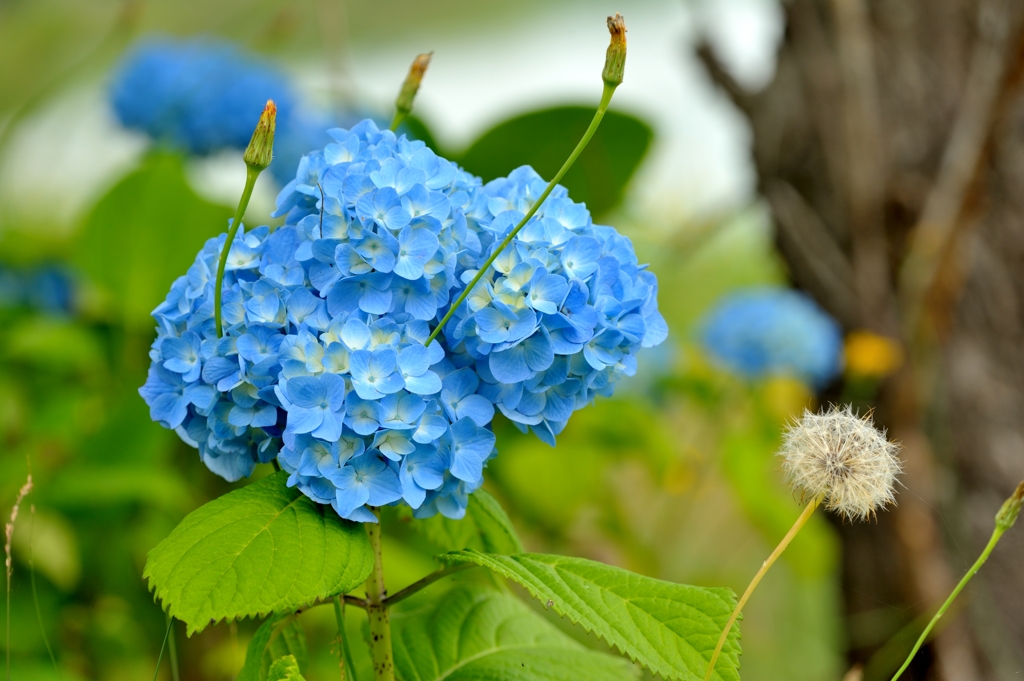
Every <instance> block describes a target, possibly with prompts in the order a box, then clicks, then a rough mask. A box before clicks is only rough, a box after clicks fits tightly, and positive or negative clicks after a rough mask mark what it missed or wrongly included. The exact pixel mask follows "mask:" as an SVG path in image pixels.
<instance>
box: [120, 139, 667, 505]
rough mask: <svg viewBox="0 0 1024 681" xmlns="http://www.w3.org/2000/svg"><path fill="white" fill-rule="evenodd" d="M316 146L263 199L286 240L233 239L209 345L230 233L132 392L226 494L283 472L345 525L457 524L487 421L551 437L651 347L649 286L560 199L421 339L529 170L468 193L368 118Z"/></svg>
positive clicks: (482, 459)
mask: <svg viewBox="0 0 1024 681" xmlns="http://www.w3.org/2000/svg"><path fill="white" fill-rule="evenodd" d="M329 132H330V135H331V137H332V138H333V140H334V141H333V142H332V143H331V144H329V145H327V146H326V147H325V148H324V149H323V150H322V151H316V152H314V153H311V154H308V155H306V156H305V157H303V159H302V160H301V161H300V163H299V164H298V171H297V173H296V174H295V176H294V179H293V180H292V181H291V182H289V183H288V185H287V186H285V187H284V189H282V191H281V193H280V196H279V197H278V203H277V205H278V209H277V213H276V214H277V215H279V216H280V215H283V216H285V218H286V219H285V225H284V226H282V227H280V228H278V229H277V230H275V231H273V232H271V231H270V230H269V229H268V228H267V227H258V228H256V229H252V230H250V231H248V232H246V231H244V230H239V232H238V235H237V237H236V239H235V241H234V243H233V244H232V245H231V249H230V251H229V259H228V266H227V272H226V275H225V280H224V306H223V312H224V324H225V335H224V337H223V338H218V337H217V334H216V330H215V325H214V319H213V299H214V292H213V286H214V279H215V275H216V268H217V260H218V256H219V254H220V251H221V248H222V246H223V244H224V241H225V238H226V237H225V236H224V235H221V236H220V237H218V238H215V239H211V240H210V241H208V242H207V244H206V246H205V247H204V248H203V250H202V251H201V252H200V253H199V255H198V257H197V259H196V261H195V263H194V264H193V265H192V267H191V268H190V269H189V271H188V273H187V274H186V275H185V276H183V277H180V278H179V279H178V280H177V281H176V282H175V283H174V285H173V286H172V288H171V292H170V294H169V295H168V297H167V299H166V301H165V302H164V303H162V304H161V305H160V306H159V307H158V308H157V309H156V310H155V311H154V317H155V319H156V320H157V323H158V326H157V331H158V336H157V339H156V341H155V342H154V344H153V347H152V350H151V353H150V356H151V358H152V366H151V368H150V372H149V377H148V380H147V382H146V384H145V385H144V386H143V387H142V388H141V389H140V393H141V394H142V395H143V397H144V398H145V400H146V402H147V403H148V404H149V406H150V410H151V415H152V417H153V419H154V420H157V421H159V422H160V423H162V424H163V425H164V426H166V427H168V428H172V429H175V430H176V431H177V432H178V434H179V435H180V436H181V437H182V439H184V440H185V441H186V442H188V443H189V444H191V445H193V446H195V447H196V448H198V450H199V452H200V455H201V457H202V459H203V461H204V462H205V463H206V465H207V466H208V467H209V468H210V469H211V470H213V471H214V472H216V473H218V474H220V475H222V476H223V477H225V478H227V479H229V480H237V479H239V478H241V477H244V476H247V475H249V474H250V473H251V472H252V470H253V468H254V466H255V464H256V463H257V462H269V461H271V460H273V459H275V458H276V459H277V461H278V462H279V463H280V466H281V467H282V468H283V469H284V470H285V471H287V472H288V473H289V474H290V478H289V484H291V485H293V486H297V487H298V488H299V489H300V490H301V491H302V492H303V493H305V494H306V495H307V496H309V497H310V498H312V499H314V500H316V501H317V502H319V503H322V504H331V505H332V506H333V507H334V508H335V509H336V510H337V512H338V514H339V515H341V516H342V517H345V518H349V519H351V520H358V521H370V522H372V521H373V520H374V516H373V514H372V513H371V512H370V510H369V508H368V507H371V506H381V505H385V504H393V503H400V502H404V503H406V504H408V505H409V506H410V507H412V508H413V509H415V514H416V515H417V516H418V517H426V516H430V515H433V514H435V513H437V512H440V513H442V514H444V515H446V516H448V517H451V518H458V517H461V516H462V515H463V514H464V513H465V509H466V504H467V501H468V494H469V493H471V492H472V491H474V490H475V489H477V488H478V487H479V486H480V485H481V484H482V482H483V469H484V466H485V463H486V461H487V460H488V459H489V458H490V457H492V456H494V455H495V453H496V451H495V449H494V445H495V438H494V434H493V433H492V432H491V430H490V428H489V426H490V423H491V420H492V419H493V417H494V414H495V411H496V409H497V410H500V411H501V412H502V413H503V414H505V415H506V416H507V417H508V418H509V419H510V420H512V421H513V422H514V423H515V424H516V425H517V426H519V427H520V428H521V429H522V430H524V431H525V430H527V429H529V430H532V431H533V432H534V433H536V434H537V435H538V436H539V437H540V438H541V439H542V440H544V441H545V442H548V443H549V444H554V440H555V435H557V434H558V433H559V432H561V430H562V429H563V428H564V427H565V424H566V422H567V420H568V418H569V416H570V415H571V414H572V412H573V411H574V410H576V409H579V408H581V407H583V406H585V405H586V404H588V403H589V402H590V401H591V400H592V399H593V398H594V396H595V395H598V394H602V395H609V394H611V392H612V390H613V388H614V384H615V382H616V381H617V380H618V379H619V378H620V377H622V376H625V375H631V374H632V373H633V372H634V371H635V369H636V353H637V352H638V351H639V350H640V348H641V347H651V346H654V345H657V344H659V343H661V342H662V341H663V340H664V339H665V337H666V334H667V328H666V325H665V321H664V319H663V318H662V317H661V315H660V313H659V312H658V307H657V281H656V279H655V277H654V275H652V274H651V273H649V272H647V271H646V270H645V268H644V266H642V265H639V264H638V262H637V258H636V255H635V253H634V251H633V247H632V244H631V243H630V241H629V240H628V239H627V238H625V237H623V236H621V235H619V234H618V233H617V232H616V231H615V230H614V229H612V228H611V227H602V226H598V225H594V224H593V223H592V222H591V218H590V214H589V212H588V211H587V210H586V208H585V207H584V206H583V205H582V204H577V203H573V202H572V201H571V200H570V199H569V198H568V196H567V192H566V190H565V189H564V188H562V187H557V188H556V189H555V190H554V191H553V192H552V194H551V195H550V197H549V198H548V200H547V201H546V202H545V204H544V205H543V206H542V208H541V209H540V210H539V211H538V212H537V214H536V216H535V217H534V218H532V219H531V221H530V222H529V223H527V225H526V227H525V228H524V229H523V230H522V231H521V232H520V233H519V235H518V236H517V237H516V238H515V239H514V241H513V242H512V244H511V245H510V246H509V248H508V249H507V250H505V251H504V252H503V253H502V254H501V255H500V257H498V259H497V260H496V261H495V263H494V267H493V269H492V271H491V272H490V273H488V275H487V276H485V277H484V278H483V279H482V280H481V282H480V283H479V284H478V285H477V287H476V288H475V289H474V291H473V292H472V294H471V295H470V296H469V298H467V300H466V301H465V303H463V304H462V306H461V307H460V308H459V309H458V310H457V311H456V313H455V315H454V316H453V317H452V319H451V320H450V321H449V322H448V324H447V325H446V326H445V328H444V331H443V333H442V334H441V335H440V336H439V337H438V338H437V339H436V340H435V341H434V342H432V343H431V344H430V345H429V346H425V345H424V341H425V340H426V339H427V337H428V335H429V334H430V332H431V329H432V328H434V327H436V326H437V324H438V323H439V320H440V319H441V318H442V317H443V316H444V314H445V312H447V310H448V309H449V306H450V305H451V304H452V302H454V300H455V299H456V298H457V297H458V296H459V294H460V293H461V292H462V291H463V290H464V289H465V286H466V285H467V283H468V282H469V281H470V280H471V278H472V277H473V276H474V274H475V273H476V272H477V270H478V268H479V267H480V266H481V265H482V264H483V262H484V261H485V260H486V259H487V258H488V256H489V255H490V254H491V253H493V252H494V250H495V249H496V248H497V246H498V244H499V242H500V241H501V240H502V238H503V237H505V236H506V235H507V234H508V233H509V232H510V231H511V230H512V229H513V227H514V226H515V225H516V223H517V222H518V221H519V220H520V219H522V217H523V215H524V214H525V212H526V211H527V210H528V209H529V207H530V205H531V204H532V202H534V201H536V199H537V197H538V196H539V195H540V194H541V192H542V191H543V190H544V187H545V184H546V183H545V182H544V181H543V180H542V179H541V178H540V177H539V176H538V175H537V174H536V173H535V172H534V171H533V170H532V169H530V168H528V167H523V168H519V169H518V170H516V171H514V172H512V173H511V174H510V175H509V176H508V177H507V178H501V179H498V180H495V181H493V182H491V183H489V184H487V185H484V186H481V183H480V180H479V179H478V178H476V177H473V176H471V175H469V174H468V173H466V172H465V171H463V170H461V169H460V168H458V167H457V166H456V165H454V164H453V163H450V162H449V161H446V160H445V159H443V158H440V157H438V156H437V155H436V154H434V152H433V151H431V150H430V149H428V148H427V147H426V146H425V145H424V144H423V142H418V141H410V140H408V139H406V138H405V137H404V136H402V137H396V136H395V135H394V134H393V133H391V132H390V131H381V130H379V129H378V128H377V126H376V125H375V124H374V123H373V122H372V121H370V120H366V121H363V122H361V123H359V124H358V125H356V126H355V127H353V128H352V129H351V130H343V129H332V130H330V131H329ZM318 185H319V186H318ZM320 187H322V188H323V193H324V198H323V200H321V194H320Z"/></svg>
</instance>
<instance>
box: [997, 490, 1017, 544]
mask: <svg viewBox="0 0 1024 681" xmlns="http://www.w3.org/2000/svg"><path fill="white" fill-rule="evenodd" d="M1022 505H1024V482H1021V483H1020V484H1019V485H1017V489H1016V490H1015V491H1014V493H1013V495H1012V496H1011V497H1010V498H1009V499H1007V500H1006V501H1004V502H1003V507H1002V508H1001V509H999V513H996V527H997V528H999V529H1000V530H1002V531H1003V532H1005V531H1006V530H1008V529H1010V528H1011V527H1013V524H1014V523H1015V522H1017V516H1019V515H1020V508H1021V506H1022Z"/></svg>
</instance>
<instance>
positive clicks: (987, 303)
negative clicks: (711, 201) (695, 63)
mask: <svg viewBox="0 0 1024 681" xmlns="http://www.w3.org/2000/svg"><path fill="white" fill-rule="evenodd" d="M784 11H785V15H786V22H787V26H786V33H785V39H784V42H783V44H782V46H781V48H780V51H779V55H778V69H777V72H776V74H775V77H774V80H773V81H772V83H771V84H770V85H769V86H768V87H767V88H765V89H764V90H762V91H761V92H758V93H749V92H745V91H744V90H743V89H742V88H741V87H739V86H738V85H737V84H736V83H735V82H734V81H733V79H732V78H731V77H730V76H729V74H728V72H727V71H725V70H724V69H723V68H722V67H721V66H720V64H719V63H718V61H717V60H716V59H715V56H714V53H713V51H712V50H711V49H710V48H709V47H708V46H707V45H704V46H702V47H700V48H699V51H698V54H699V56H700V57H701V59H702V61H703V62H704V64H705V66H706V68H707V70H708V73H709V75H710V76H711V77H712V78H713V79H714V80H715V82H716V83H718V84H719V85H720V86H721V87H722V88H723V89H724V90H725V91H726V92H727V94H728V95H729V96H730V97H731V98H732V100H733V101H734V102H735V104H736V105H737V106H738V107H739V108H740V109H741V110H742V111H743V112H744V113H745V114H746V115H747V117H748V119H749V120H750V124H751V127H752V129H753V148H752V154H753V158H754V162H755V165H756V168H757V172H758V180H759V190H760V192H761V194H762V195H763V196H764V197H765V198H766V199H767V201H768V203H769V205H770V207H771V209H772V212H773V215H774V221H775V226H776V234H777V242H778V246H779V249H780V251H781V252H782V254H783V257H784V258H785V259H786V261H787V263H788V265H789V269H790V274H791V276H792V278H793V280H794V282H795V283H796V285H798V286H799V287H801V288H803V289H805V290H806V291H808V292H809V293H810V294H811V295H813V296H814V297H815V298H816V299H817V300H818V301H819V302H820V303H821V304H822V306H823V307H825V308H826V309H827V310H829V311H830V312H831V313H832V314H833V315H834V316H835V317H836V318H837V319H839V320H840V322H841V323H842V324H843V325H844V326H845V327H846V329H847V330H852V329H857V328H860V329H868V330H871V331H873V332H875V333H878V334H882V335H885V336H888V337H890V338H893V339H896V340H897V341H898V342H900V343H901V344H902V345H903V347H904V348H905V349H906V352H907V355H908V357H909V358H910V360H911V361H910V362H909V363H907V364H906V365H905V366H904V367H903V368H902V369H901V370H900V371H898V372H897V373H896V374H895V375H893V376H891V377H890V378H889V379H888V380H887V381H886V382H885V383H884V384H883V385H882V386H881V387H880V391H879V394H878V396H877V406H878V410H877V413H876V419H877V420H878V421H879V422H880V423H881V424H882V425H885V426H887V427H888V428H889V431H890V434H891V435H892V436H893V437H894V438H896V439H899V440H902V442H903V443H904V446H905V449H904V452H903V457H904V461H905V464H906V474H905V475H904V477H903V483H904V484H905V488H904V489H902V490H901V492H900V494H899V506H898V508H896V509H894V510H892V511H889V512H886V513H883V514H881V515H880V516H879V520H878V523H877V524H859V525H845V526H844V525H841V526H839V530H840V533H841V535H842V537H843V541H844V547H845V559H844V575H843V581H844V592H845V599H846V608H847V616H848V632H849V640H850V646H851V651H850V657H851V662H860V663H868V662H869V660H870V663H869V664H868V665H867V670H866V676H865V679H866V681H873V678H883V677H884V678H885V679H888V678H889V676H888V675H884V671H885V669H888V670H889V672H890V674H891V672H892V671H894V667H895V666H896V665H895V664H892V663H889V664H888V665H887V664H886V663H885V659H884V658H885V655H886V653H885V651H884V650H883V651H882V652H881V653H879V654H877V655H876V653H878V652H879V649H880V647H881V646H882V645H883V644H884V643H885V642H886V641H887V640H888V639H889V638H890V637H892V636H893V635H895V634H896V633H897V631H898V630H899V629H900V628H901V627H904V626H906V625H909V624H910V623H911V622H912V620H913V618H914V617H917V616H919V615H925V614H927V615H930V614H931V612H933V609H934V607H935V606H936V605H937V604H938V603H940V602H941V601H942V600H943V599H944V598H945V596H946V595H947V594H948V593H949V591H950V589H951V588H952V585H953V584H954V583H955V581H956V579H958V578H959V575H960V573H961V572H962V570H964V569H965V568H966V566H968V565H969V564H970V563H971V562H972V561H973V560H974V558H975V556H976V555H977V553H978V551H979V550H980V549H981V547H982V546H983V545H984V543H985V542H986V540H987V539H988V536H989V534H990V532H991V529H992V517H993V515H994V513H995V511H996V510H997V509H998V507H999V504H1000V502H1001V501H1002V499H1004V498H1005V497H1006V496H1008V495H1009V493H1010V492H1011V491H1012V489H1013V487H1014V485H1015V484H1016V482H1017V481H1018V480H1020V479H1022V478H1024V95H1022V93H1021V88H1020V81H1021V79H1022V72H1024V38H1022V26H1024V2H1020V0H791V1H790V2H786V3H784ZM936 445H940V447H936ZM1019 531H1020V528H1018V532H1019ZM973 585H976V586H973ZM971 591H972V593H971V594H966V596H967V598H965V600H964V603H963V604H962V605H963V606H964V607H963V608H961V609H960V610H959V611H958V612H957V613H954V614H953V615H952V616H947V618H948V620H947V621H946V622H945V628H944V629H943V630H942V631H941V632H940V633H939V635H938V636H937V638H936V639H935V642H934V644H933V645H931V646H930V648H929V650H927V651H925V653H924V654H922V655H921V656H920V659H919V660H918V662H917V664H916V665H915V667H913V668H912V670H913V671H914V672H915V673H914V676H913V678H926V677H925V673H926V670H929V671H928V672H927V673H929V674H930V676H928V678H935V679H944V680H945V681H982V680H985V681H988V680H989V679H991V680H993V681H995V680H996V679H1008V678H1011V677H1012V676H1013V675H1014V674H1015V673H1019V671H1020V669H1021V668H1022V667H1024V616H1022V614H1021V613H1024V542H1022V541H1020V540H1017V541H1013V540H1011V541H1005V542H1004V543H1003V544H1001V545H1000V547H999V549H998V550H997V551H996V554H995V556H994V557H993V558H992V560H991V562H990V563H989V565H988V566H987V567H986V568H985V569H984V570H983V571H982V572H981V574H980V576H979V577H978V578H977V579H976V580H975V581H974V582H973V583H972V589H971ZM916 631H919V629H917V630H916ZM914 636H916V632H915V633H914ZM904 651H905V649H904ZM897 654H898V651H897ZM873 656H874V657H873ZM900 661H901V660H896V661H895V662H896V664H898V663H899V662H900ZM907 678H909V677H907Z"/></svg>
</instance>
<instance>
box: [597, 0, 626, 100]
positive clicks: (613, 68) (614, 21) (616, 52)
mask: <svg viewBox="0 0 1024 681" xmlns="http://www.w3.org/2000/svg"><path fill="white" fill-rule="evenodd" d="M608 32H609V33H611V34H612V42H611V44H610V45H609V46H608V52H607V53H605V58H604V72H603V73H602V74H601V77H602V78H604V82H605V84H606V85H610V86H611V87H617V86H619V85H621V84H622V74H623V72H624V71H625V69H626V20H625V19H623V18H622V15H621V14H619V13H618V12H616V13H615V16H613V17H608Z"/></svg>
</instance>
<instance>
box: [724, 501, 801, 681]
mask: <svg viewBox="0 0 1024 681" xmlns="http://www.w3.org/2000/svg"><path fill="white" fill-rule="evenodd" d="M820 503H821V496H817V497H815V498H813V499H811V500H810V501H809V502H808V503H807V506H805V507H804V510H803V513H801V514H800V517H799V518H797V519H796V522H795V523H793V527H791V528H789V532H787V533H786V536H785V537H783V538H782V541H780V542H779V545H778V546H776V547H775V550H774V551H772V555H770V556H768V560H766V561H765V562H764V564H762V565H761V569H760V570H758V571H757V574H756V575H754V579H752V580H750V585H749V586H747V590H746V591H744V592H743V595H742V596H741V597H740V600H739V602H738V603H737V604H736V608H735V609H733V611H732V615H730V616H729V621H728V622H727V623H726V625H725V629H723V630H722V635H721V636H720V637H719V639H718V645H717V646H715V652H714V654H712V655H711V661H710V662H709V663H708V672H707V674H705V675H704V681H711V675H712V674H713V673H714V671H715V663H716V662H718V656H719V655H721V653H722V647H723V646H724V645H725V642H726V640H727V639H728V638H729V632H730V631H732V625H733V624H735V623H736V618H737V617H739V616H740V611H741V610H743V606H744V605H746V604H747V600H749V599H750V595H751V594H752V593H754V589H756V588H757V585H758V584H760V583H761V579H762V578H763V577H764V576H765V574H767V572H768V569H769V568H770V567H771V566H772V565H774V564H775V561H776V560H778V559H779V556H781V555H782V552H783V551H785V550H786V547H788V546H789V543H790V542H791V541H793V538H794V537H795V536H796V535H797V533H798V532H799V531H800V530H801V529H802V528H803V526H804V525H806V524H807V521H808V519H810V517H811V515H812V514H813V513H814V509H816V508H817V507H818V504H820Z"/></svg>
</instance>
